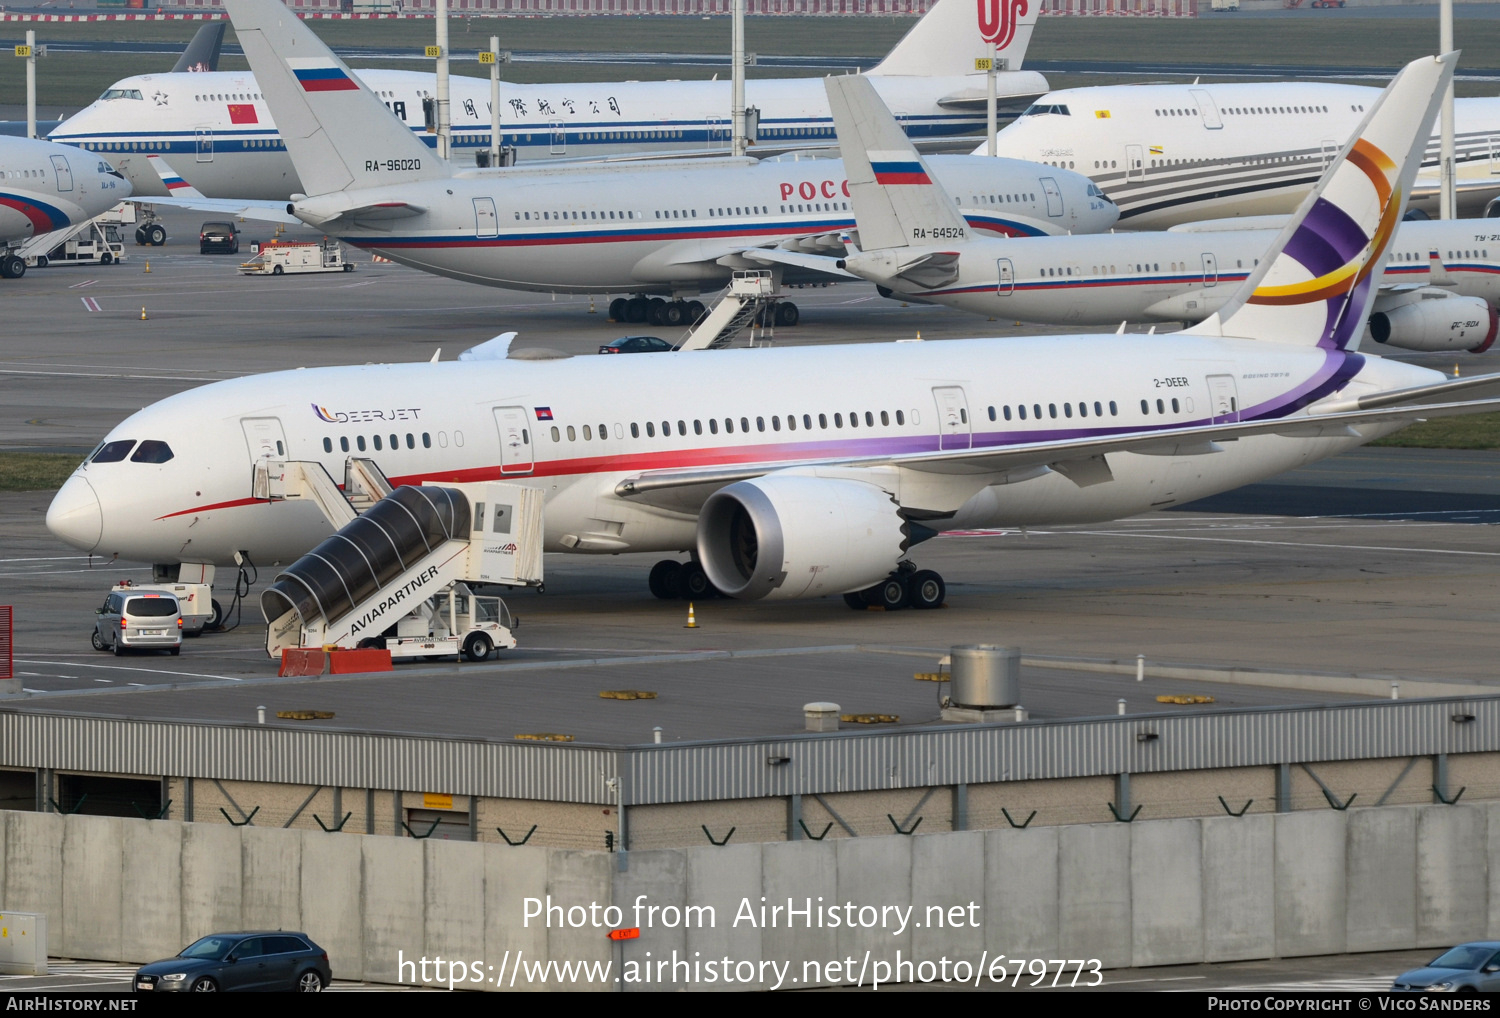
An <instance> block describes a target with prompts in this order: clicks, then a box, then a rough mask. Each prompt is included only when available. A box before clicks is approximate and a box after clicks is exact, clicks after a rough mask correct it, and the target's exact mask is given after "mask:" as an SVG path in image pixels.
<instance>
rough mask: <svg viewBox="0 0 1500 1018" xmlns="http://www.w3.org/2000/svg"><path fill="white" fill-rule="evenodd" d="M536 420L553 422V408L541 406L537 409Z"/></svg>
mask: <svg viewBox="0 0 1500 1018" xmlns="http://www.w3.org/2000/svg"><path fill="white" fill-rule="evenodd" d="M536 419H537V420H539V421H550V420H552V408H551V407H549V406H539V407H537V408H536Z"/></svg>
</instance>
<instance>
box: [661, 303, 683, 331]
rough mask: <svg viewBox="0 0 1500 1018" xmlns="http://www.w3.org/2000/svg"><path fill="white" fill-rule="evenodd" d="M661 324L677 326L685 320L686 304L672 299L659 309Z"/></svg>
mask: <svg viewBox="0 0 1500 1018" xmlns="http://www.w3.org/2000/svg"><path fill="white" fill-rule="evenodd" d="M661 318H662V324H663V325H672V326H677V325H681V324H682V323H683V322H684V321H686V320H687V305H686V304H684V303H683V302H682V301H680V300H674V301H672V302H671V303H670V304H668V305H667V306H666V307H664V308H662V309H661Z"/></svg>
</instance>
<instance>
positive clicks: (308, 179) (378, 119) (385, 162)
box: [224, 0, 452, 195]
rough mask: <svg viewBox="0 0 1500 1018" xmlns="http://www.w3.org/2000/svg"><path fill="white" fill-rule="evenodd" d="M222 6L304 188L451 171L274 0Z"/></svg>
mask: <svg viewBox="0 0 1500 1018" xmlns="http://www.w3.org/2000/svg"><path fill="white" fill-rule="evenodd" d="M224 9H225V11H227V12H228V14H229V17H230V20H231V21H232V22H233V23H234V31H235V34H236V35H237V36H238V37H239V41H240V47H241V48H242V49H243V50H244V51H245V59H246V60H248V61H249V62H250V70H251V71H252V72H254V74H255V80H256V81H257V82H258V83H259V84H260V90H261V94H262V95H264V96H265V97H266V104H267V105H268V106H270V108H271V112H272V115H273V116H274V117H275V118H276V126H277V127H278V128H279V129H280V131H281V137H282V140H283V141H285V143H286V149H287V155H289V156H290V157H291V159H292V164H293V165H294V166H296V168H297V176H299V177H300V178H301V179H302V186H303V188H304V189H305V190H306V192H307V193H308V194H310V195H317V194H327V193H329V192H332V191H342V190H345V189H346V188H350V187H376V186H379V185H381V184H396V183H405V182H409V181H414V180H431V179H436V178H441V177H448V176H451V175H452V169H451V167H449V165H448V164H447V162H446V161H444V160H442V159H440V158H438V156H437V154H436V153H435V152H433V150H432V149H430V148H428V147H427V146H426V145H424V144H423V143H422V142H421V140H420V139H418V138H417V137H416V136H415V135H414V134H412V132H411V129H410V128H408V127H407V126H406V125H405V124H403V123H401V121H400V120H398V119H396V117H395V116H394V115H393V114H392V113H391V111H390V110H388V109H386V107H385V104H384V103H382V102H381V101H380V99H379V98H378V97H377V96H376V95H375V93H374V92H371V91H370V90H369V88H367V87H366V86H365V85H364V84H363V83H362V82H361V81H360V80H359V79H358V78H357V77H355V76H354V75H353V74H352V73H351V72H350V70H349V68H348V67H346V66H345V65H344V62H343V61H342V60H340V59H339V58H338V57H336V56H334V55H333V51H332V50H330V49H329V48H328V47H327V46H325V45H323V42H322V40H320V39H319V38H318V37H317V36H316V35H314V34H313V33H312V30H311V29H309V28H308V27H307V26H306V25H304V24H303V23H302V20H301V19H300V18H298V17H297V15H296V14H294V13H292V11H291V10H290V9H288V8H287V6H286V5H285V4H283V3H281V0H228V2H226V3H225V4H224Z"/></svg>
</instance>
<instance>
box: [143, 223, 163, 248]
mask: <svg viewBox="0 0 1500 1018" xmlns="http://www.w3.org/2000/svg"><path fill="white" fill-rule="evenodd" d="M146 240H147V241H149V242H150V244H151V246H152V247H161V246H162V245H163V244H165V243H166V242H167V228H166V227H165V226H162V225H161V224H160V223H155V224H153V225H152V226H151V227H150V228H149V229H148V230H146Z"/></svg>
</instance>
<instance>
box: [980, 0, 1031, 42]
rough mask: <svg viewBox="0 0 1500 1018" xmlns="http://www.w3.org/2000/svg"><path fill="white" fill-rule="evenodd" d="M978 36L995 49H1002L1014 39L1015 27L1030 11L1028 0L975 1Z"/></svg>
mask: <svg viewBox="0 0 1500 1018" xmlns="http://www.w3.org/2000/svg"><path fill="white" fill-rule="evenodd" d="M977 2H978V4H979V34H980V35H981V36H982V37H983V38H984V41H985V42H992V43H994V44H995V48H996V49H1004V48H1005V47H1007V46H1009V45H1010V42H1011V40H1012V39H1014V38H1015V37H1016V26H1017V25H1019V24H1020V22H1021V19H1022V18H1024V17H1025V16H1026V12H1027V11H1028V10H1029V9H1030V5H1029V4H1028V0H977Z"/></svg>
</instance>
